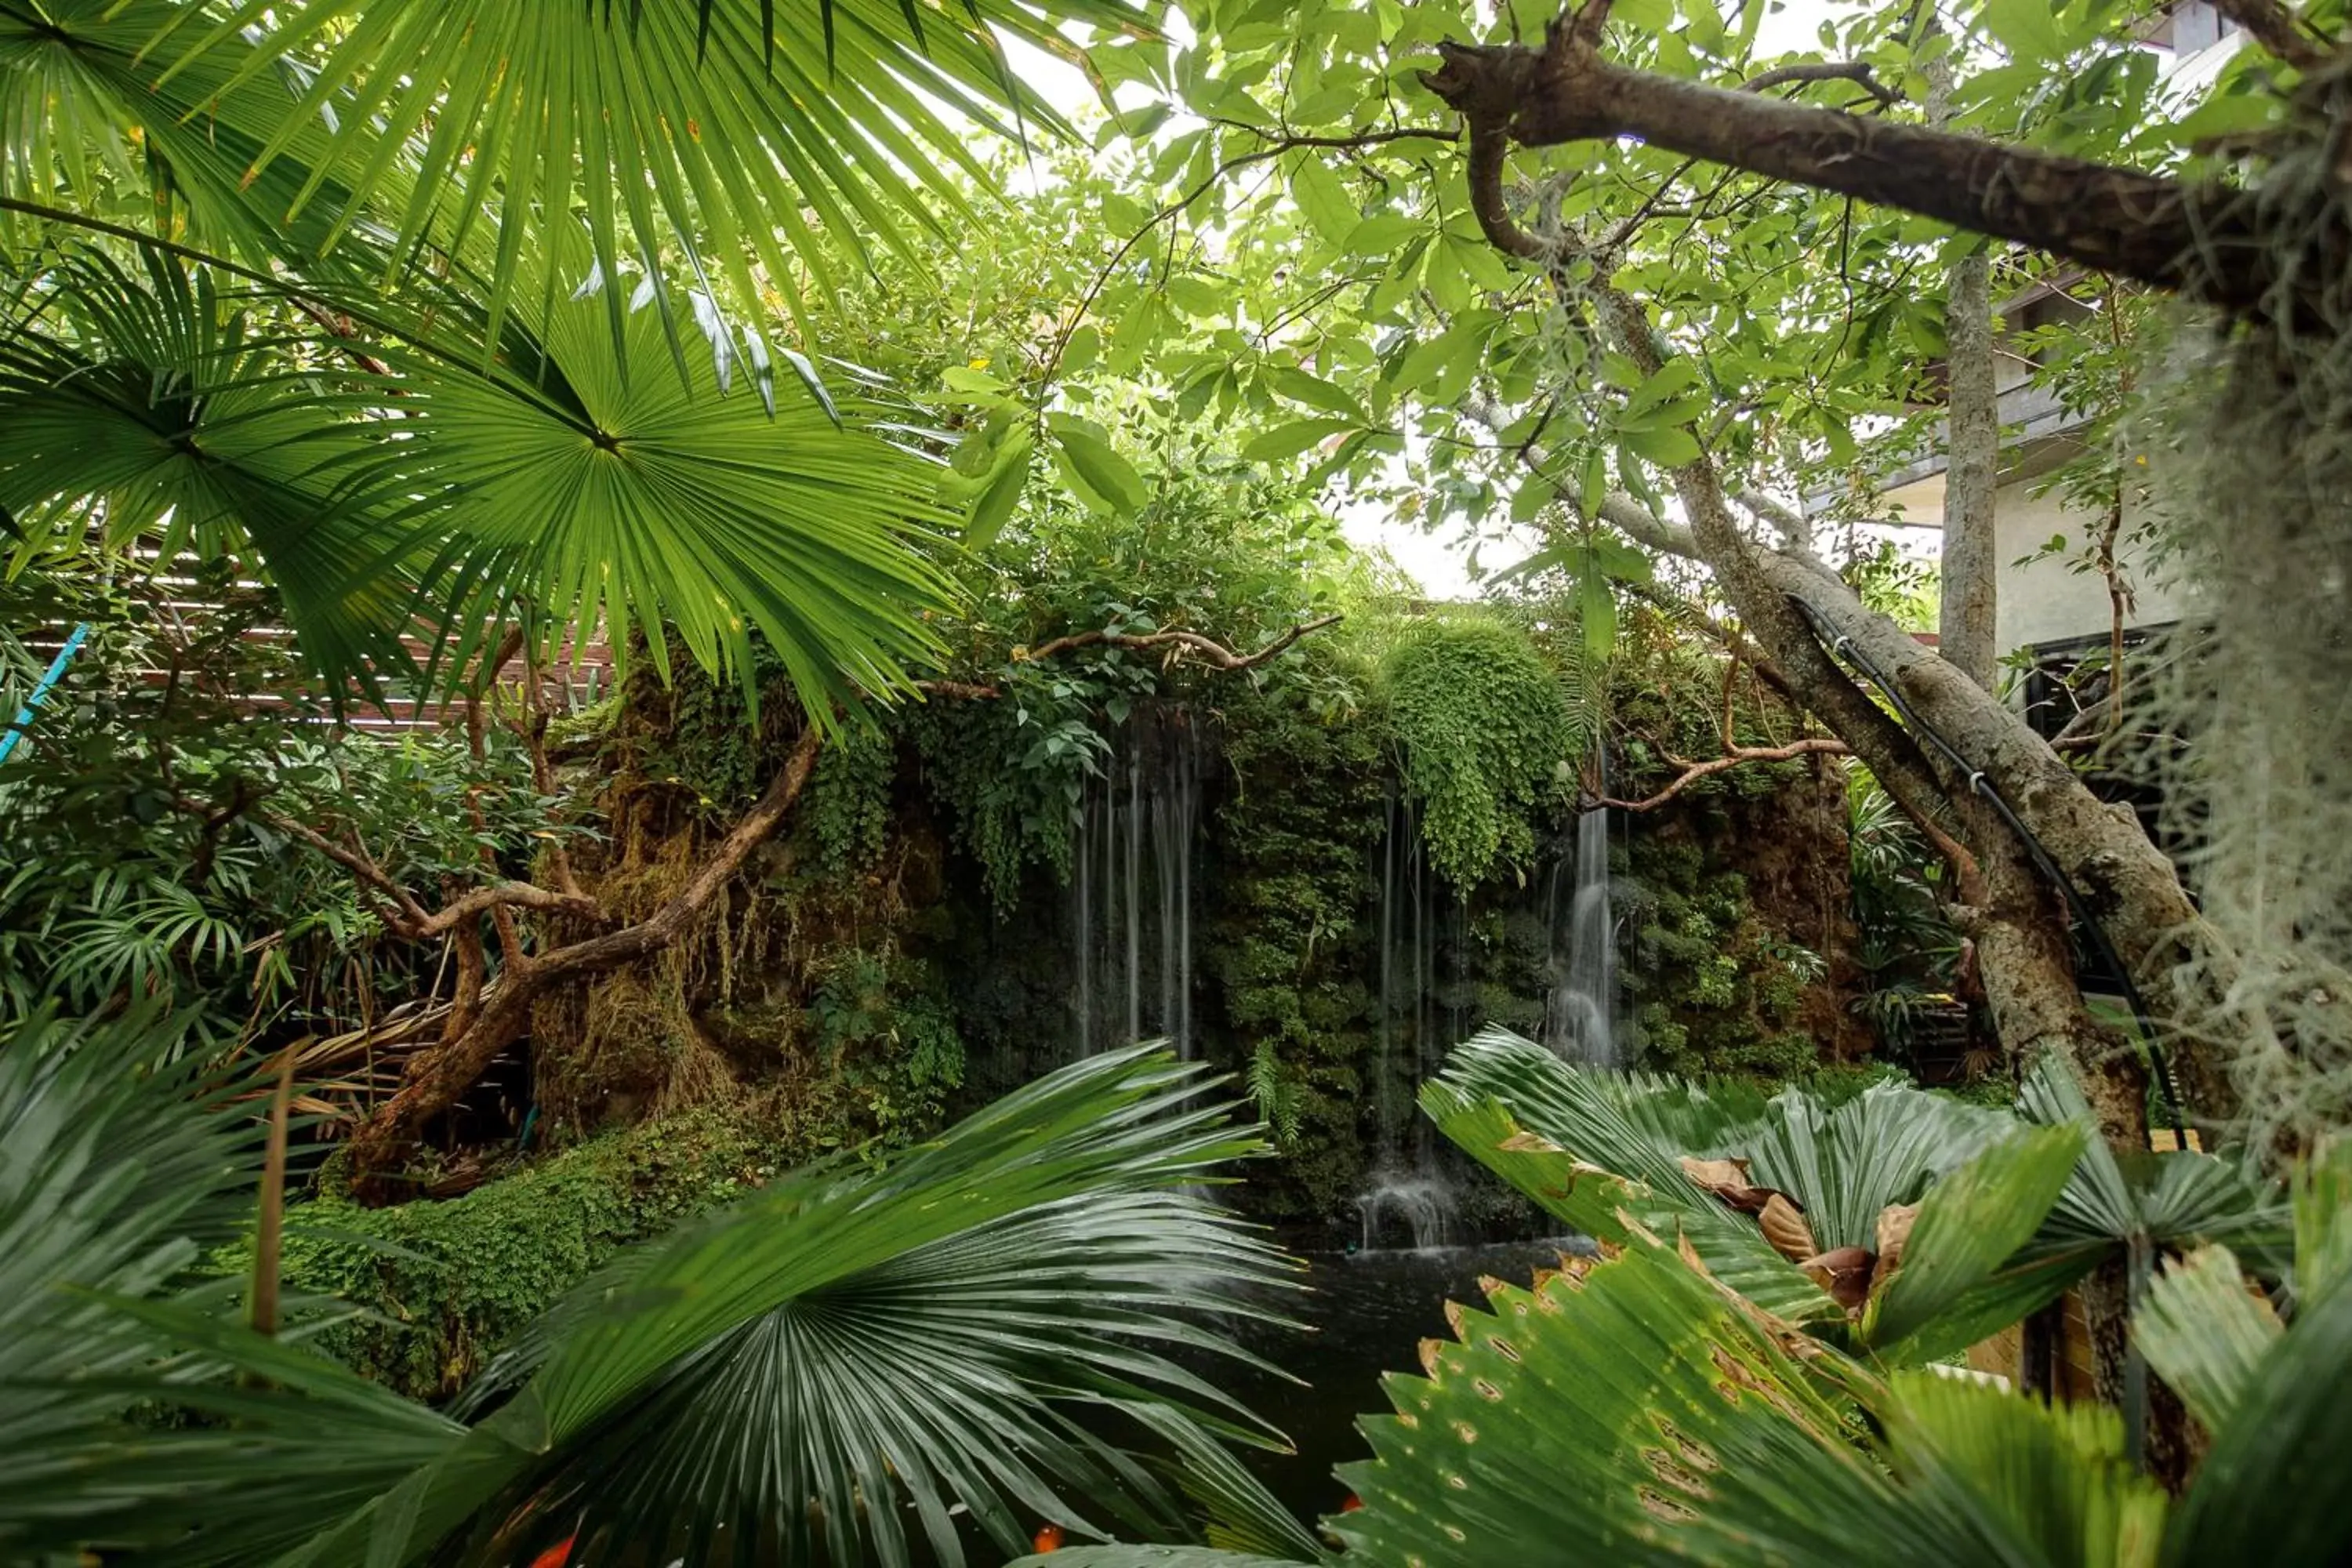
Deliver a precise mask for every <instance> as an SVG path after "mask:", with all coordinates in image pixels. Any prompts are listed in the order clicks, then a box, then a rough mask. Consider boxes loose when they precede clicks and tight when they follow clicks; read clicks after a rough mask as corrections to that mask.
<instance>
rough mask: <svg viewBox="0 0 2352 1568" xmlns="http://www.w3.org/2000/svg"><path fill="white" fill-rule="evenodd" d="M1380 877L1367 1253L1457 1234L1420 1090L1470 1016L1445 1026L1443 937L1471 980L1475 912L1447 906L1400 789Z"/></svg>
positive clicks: (1360, 1206) (1362, 1204)
mask: <svg viewBox="0 0 2352 1568" xmlns="http://www.w3.org/2000/svg"><path fill="white" fill-rule="evenodd" d="M1380 875H1381V894H1380V944H1381V945H1380V968H1381V991H1380V1021H1379V1022H1380V1027H1379V1042H1380V1056H1379V1059H1378V1062H1377V1064H1376V1067H1375V1069H1374V1070H1375V1071H1376V1072H1377V1073H1378V1075H1379V1081H1378V1086H1377V1100H1376V1104H1377V1107H1378V1112H1379V1116H1380V1142H1379V1144H1378V1146H1377V1149H1376V1151H1375V1153H1374V1155H1373V1165H1372V1170H1371V1173H1370V1176H1369V1178H1368V1182H1367V1185H1366V1187H1365V1190H1364V1191H1363V1192H1362V1193H1361V1194H1359V1195H1358V1197H1357V1199H1356V1208H1357V1212H1358V1213H1359V1214H1360V1215H1362V1219H1363V1235H1362V1245H1363V1247H1364V1248H1365V1250H1367V1251H1371V1250H1375V1249H1378V1248H1380V1247H1384V1246H1385V1247H1395V1246H1399V1245H1402V1246H1408V1247H1413V1248H1415V1249H1420V1248H1424V1247H1444V1246H1446V1245H1448V1244H1449V1242H1450V1241H1451V1239H1452V1235H1451V1233H1452V1228H1453V1223H1454V1184H1453V1182H1452V1181H1451V1179H1450V1178H1449V1177H1448V1176H1447V1174H1446V1173H1445V1170H1444V1166H1443V1164H1442V1163H1441V1155H1440V1152H1439V1142H1440V1141H1439V1139H1438V1138H1437V1136H1436V1131H1435V1129H1433V1127H1432V1126H1431V1125H1430V1123H1429V1119H1428V1118H1427V1117H1425V1116H1423V1115H1422V1114H1421V1113H1420V1110H1419V1107H1418V1105H1417V1103H1416V1101H1415V1100H1414V1098H1413V1095H1414V1092H1415V1090H1416V1089H1417V1087H1418V1085H1419V1084H1420V1083H1421V1081H1422V1080H1423V1079H1426V1078H1428V1077H1430V1076H1431V1075H1432V1074H1433V1073H1435V1072H1436V1071H1437V1069H1438V1068H1440V1067H1442V1066H1444V1061H1445V1053H1446V1052H1447V1051H1448V1050H1450V1049H1451V1048H1452V1047H1454V1044H1455V1043H1456V1039H1457V1038H1458V1037H1459V1031H1460V1030H1461V1028H1462V1026H1463V1025H1464V1024H1465V1013H1464V1010H1463V1009H1464V1003H1463V1000H1462V998H1461V997H1460V996H1459V995H1457V996H1456V997H1455V998H1454V1000H1452V1001H1451V1002H1449V1003H1448V1004H1447V1005H1446V1006H1445V1010H1444V1020H1445V1023H1446V1025H1447V1026H1448V1027H1449V1028H1450V1029H1453V1030H1454V1031H1456V1033H1455V1035H1454V1037H1448V1034H1447V1031H1446V1030H1444V1029H1441V1028H1440V1027H1439V1017H1440V1014H1439V1010H1438V1007H1439V997H1438V990H1437V973H1438V947H1439V942H1440V939H1441V937H1443V936H1446V935H1447V933H1448V932H1449V931H1450V932H1451V933H1452V936H1451V940H1452V941H1453V944H1454V973H1455V977H1456V979H1457V980H1462V981H1466V979H1467V975H1468V971H1467V970H1466V969H1465V968H1464V965H1465V963H1466V962H1467V960H1466V958H1465V952H1466V949H1467V943H1466V940H1465V937H1466V924H1465V922H1466V911H1465V910H1462V909H1460V908H1454V909H1451V910H1449V909H1447V908H1445V907H1444V906H1442V905H1441V904H1440V902H1439V900H1440V898H1441V896H1450V893H1447V892H1445V891H1444V890H1442V889H1440V887H1439V885H1438V877H1437V874H1436V871H1435V869H1434V868H1433V867H1431V865H1430V864H1429V855H1428V851H1427V849H1426V848H1425V847H1424V846H1423V843H1422V836H1421V812H1420V810H1419V808H1418V807H1417V806H1415V805H1413V803H1412V801H1410V800H1405V799H1400V798H1399V797H1398V796H1397V795H1395V794H1393V793H1392V794H1391V795H1390V797H1389V802H1388V823H1387V832H1386V833H1385V834H1383V835H1382V837H1381V851H1380Z"/></svg>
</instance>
